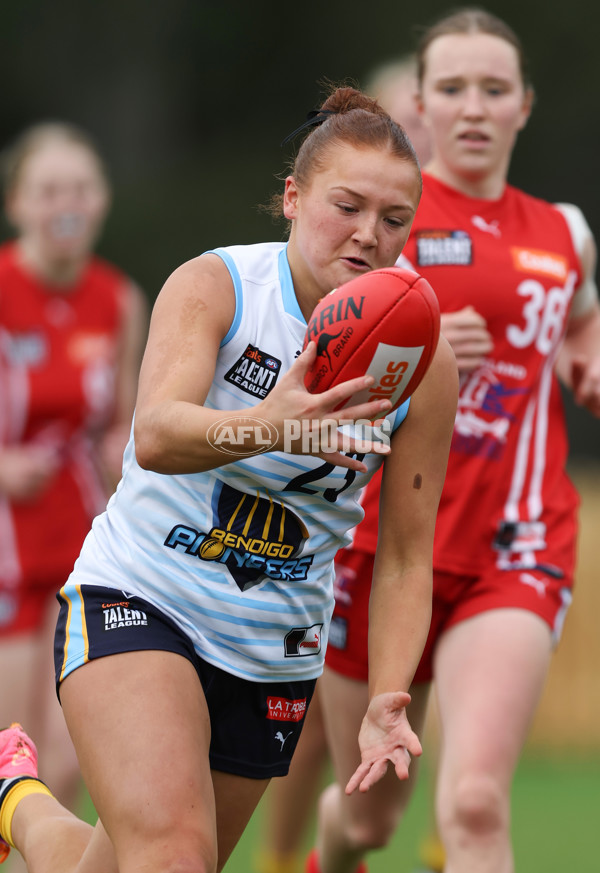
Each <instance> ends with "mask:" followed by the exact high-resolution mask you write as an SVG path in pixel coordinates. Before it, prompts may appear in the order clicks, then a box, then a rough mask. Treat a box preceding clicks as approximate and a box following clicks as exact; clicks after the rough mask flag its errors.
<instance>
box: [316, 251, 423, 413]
mask: <svg viewBox="0 0 600 873" xmlns="http://www.w3.org/2000/svg"><path fill="white" fill-rule="evenodd" d="M439 335H440V308H439V304H438V300H437V297H436V296H435V293H434V291H433V289H432V287H431V285H430V284H429V282H427V280H426V279H424V278H423V277H422V276H419V275H418V274H417V273H413V272H412V271H410V270H405V269H402V268H400V267H388V268H385V269H382V270H372V271H371V272H370V273H364V274H363V275H361V276H358V277H357V278H356V279H352V280H351V281H350V282H346V284H345V285H340V287H339V288H336V289H335V290H334V291H332V292H331V293H330V294H327V295H326V296H325V297H323V298H322V299H321V300H320V301H319V303H318V304H317V306H316V307H315V309H314V310H313V313H312V315H311V317H310V320H309V322H308V326H307V329H306V337H305V340H304V348H306V346H307V345H308V343H309V342H310V341H311V340H314V341H315V342H316V344H317V357H316V359H315V361H314V363H313V365H312V367H311V369H310V370H309V372H308V373H307V374H306V377H305V380H304V383H305V385H306V388H307V389H308V391H310V392H311V394H318V393H319V394H320V393H321V392H323V391H326V390H327V389H328V388H332V387H333V386H334V385H338V384H339V383H340V382H346V381H347V380H348V379H354V378H356V377H357V376H364V375H366V374H369V375H371V376H373V378H374V379H375V382H374V384H373V385H372V386H371V387H370V388H369V389H367V390H364V391H360V392H358V393H357V394H354V395H353V396H352V397H350V398H349V399H348V400H346V401H345V402H344V403H342V404H341V405H340V406H338V407H337V408H338V409H343V408H344V407H349V406H355V405H356V404H358V403H364V402H365V401H368V400H378V399H384V398H385V399H389V400H390V401H391V403H392V409H396V408H397V407H398V406H400V404H402V403H404V401H405V400H406V399H407V398H408V397H410V395H411V394H412V393H413V392H414V390H415V389H416V388H417V386H418V385H419V383H420V381H421V379H422V378H423V376H424V375H425V373H426V372H427V368H428V367H429V365H430V363H431V361H432V358H433V355H434V353H435V350H436V348H437V344H438V339H439ZM390 411H391V410H390Z"/></svg>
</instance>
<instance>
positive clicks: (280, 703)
mask: <svg viewBox="0 0 600 873" xmlns="http://www.w3.org/2000/svg"><path fill="white" fill-rule="evenodd" d="M305 713H306V697H303V698H302V699H300V700H288V698H287V697H273V696H270V697H267V718H268V719H271V720H272V721H301V720H302V719H303V718H304V714H305Z"/></svg>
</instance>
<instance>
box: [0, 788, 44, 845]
mask: <svg viewBox="0 0 600 873" xmlns="http://www.w3.org/2000/svg"><path fill="white" fill-rule="evenodd" d="M29 794H48V795H49V796H50V797H53V796H54V795H53V794H52V792H51V791H50V789H49V788H48V787H47V786H46V785H44V783H43V782H40V781H39V779H29V778H26V779H21V781H20V782H16V783H15V784H14V785H13V786H12V787H11V788H9V789H8V792H7V794H6V797H5V798H4V800H3V801H2V806H1V807H0V836H1V837H2V839H3V840H4V841H5V842H6V843H8V845H9V846H12V847H13V849H14V848H15V844H14V843H13V841H12V820H13V815H14V814H15V809H16V808H17V805H18V804H19V803H20V802H21V801H22V800H23V798H24V797H27V796H28V795H29Z"/></svg>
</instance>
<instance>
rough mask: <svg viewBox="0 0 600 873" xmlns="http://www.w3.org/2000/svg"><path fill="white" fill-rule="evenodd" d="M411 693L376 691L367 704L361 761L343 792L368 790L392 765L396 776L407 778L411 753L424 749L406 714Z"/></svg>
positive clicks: (361, 733)
mask: <svg viewBox="0 0 600 873" xmlns="http://www.w3.org/2000/svg"><path fill="white" fill-rule="evenodd" d="M409 703H410V694H407V693H405V692H404V691H394V692H388V693H386V694H378V695H377V696H376V697H374V698H373V699H372V700H371V702H370V703H369V708H368V709H367V712H366V715H365V717H364V719H363V722H362V725H361V729H360V733H359V735H358V744H359V746H360V751H361V757H362V763H361V764H359V766H358V767H357V769H356V771H355V773H354V775H353V776H352V777H351V778H350V781H349V782H348V784H347V785H346V794H352V793H353V792H354V791H355V790H356V789H357V788H358V790H359V791H361V792H365V791H368V790H369V788H371V786H373V785H375V783H376V782H378V781H379V780H380V779H381V778H382V777H383V776H385V774H386V772H387V769H388V766H389V764H390V763H391V764H393V765H394V768H395V770H396V776H397V777H398V779H408V768H409V765H410V756H411V755H414V756H415V757H418V756H419V755H421V754H422V752H423V749H422V747H421V743H420V742H419V739H418V737H417V735H416V734H415V733H414V731H413V730H412V728H411V726H410V724H409V723H408V718H407V716H406V707H407V706H408V704H409Z"/></svg>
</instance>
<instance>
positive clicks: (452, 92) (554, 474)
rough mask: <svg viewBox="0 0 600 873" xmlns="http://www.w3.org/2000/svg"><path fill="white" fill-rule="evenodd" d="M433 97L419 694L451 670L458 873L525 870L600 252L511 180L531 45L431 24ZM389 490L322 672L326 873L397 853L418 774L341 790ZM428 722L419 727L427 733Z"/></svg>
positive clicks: (357, 551) (468, 24) (450, 21)
mask: <svg viewBox="0 0 600 873" xmlns="http://www.w3.org/2000/svg"><path fill="white" fill-rule="evenodd" d="M417 61H418V81H419V96H418V106H419V110H420V113H421V117H422V119H423V122H424V123H425V125H426V126H427V129H428V131H429V134H430V137H431V144H432V157H431V160H430V161H429V162H428V163H427V165H426V166H425V171H424V174H423V196H422V199H421V202H420V205H419V209H418V212H417V215H416V217H415V220H414V222H413V225H412V229H411V234H410V237H409V240H408V242H407V245H406V246H405V249H404V252H403V255H402V259H401V262H402V263H403V265H404V266H408V267H412V268H413V269H415V270H416V271H417V272H419V273H420V274H422V275H423V276H425V277H426V278H427V279H428V280H429V281H430V282H431V284H432V286H433V287H434V288H435V291H436V294H437V296H438V298H439V301H440V307H441V310H442V330H443V332H444V335H445V336H446V338H447V339H448V340H449V341H450V343H451V345H452V347H453V349H454V351H455V354H456V358H457V362H458V366H459V371H460V374H461V380H460V394H459V402H458V411H457V417H456V422H455V427H454V435H453V442H452V447H451V451H450V459H449V462H448V471H447V475H446V480H445V485H444V490H443V493H442V498H441V501H440V507H439V511H438V516H437V522H436V537H435V544H434V586H433V612H432V622H431V629H430V632H429V635H428V640H427V644H426V647H425V651H424V654H423V657H422V659H421V662H420V664H419V667H418V668H417V670H416V672H415V677H414V680H413V684H412V686H411V692H410V693H411V703H410V706H409V714H410V718H411V723H412V724H413V725H415V724H418V725H419V726H421V724H422V722H423V718H424V715H425V711H426V706H427V700H428V695H429V686H430V682H431V680H432V678H433V679H435V690H436V695H437V703H438V711H439V717H440V722H441V737H442V739H441V748H440V759H439V768H438V782H437V797H436V813H437V822H438V827H439V831H440V835H441V837H442V840H443V843H444V848H445V853H446V860H445V866H444V870H445V871H447V873H459V871H460V873H512V871H513V870H514V859H513V851H512V846H511V840H510V788H511V782H512V778H513V774H514V771H515V767H516V765H517V762H518V759H519V755H520V753H521V749H522V747H523V743H524V741H525V737H526V735H527V731H528V728H529V725H530V723H531V720H532V718H533V715H534V712H535V709H536V705H537V702H538V699H539V696H540V693H541V690H542V687H543V684H544V680H545V677H546V673H547V670H548V665H549V663H550V659H551V654H552V650H553V648H554V647H555V645H556V644H557V642H558V639H559V637H560V633H561V629H562V626H563V621H564V619H565V615H566V612H567V609H568V606H569V603H570V602H571V596H572V587H573V577H574V567H575V551H576V538H577V518H576V516H577V503H578V498H577V495H576V493H575V490H574V488H573V485H572V484H571V482H570V481H569V478H568V476H567V474H566V471H565V464H566V459H567V451H568V446H567V438H566V428H565V421H564V414H563V409H562V404H561V397H560V391H559V384H558V379H557V375H558V376H559V377H560V378H561V379H562V380H563V381H564V383H565V384H566V385H567V386H568V387H570V388H571V389H572V391H573V393H574V397H575V400H576V402H578V403H580V404H581V405H583V406H585V407H586V408H587V409H588V410H589V411H590V412H591V413H592V414H593V415H595V416H598V415H600V351H599V350H600V306H599V304H598V299H597V291H596V286H595V283H594V269H595V244H594V240H593V238H592V235H591V233H590V230H589V227H588V226H587V223H586V221H585V219H584V217H583V216H582V214H581V211H580V210H579V209H578V208H577V207H575V206H573V205H565V204H558V205H557V204H552V203H547V202H545V201H543V200H540V199H538V198H536V197H533V196H530V195H528V194H526V193H525V192H523V191H521V190H519V189H517V188H515V187H513V186H512V185H510V184H509V183H508V180H507V176H508V171H509V167H510V160H511V155H512V152H513V148H514V146H515V142H516V140H517V137H518V134H519V132H520V131H521V130H522V129H523V128H524V126H525V125H526V124H527V122H528V120H529V116H530V114H531V109H532V104H533V89H532V86H531V82H530V79H529V75H528V71H527V67H526V63H525V58H524V53H523V49H522V46H521V43H520V41H519V39H518V37H517V36H516V34H515V33H514V31H513V30H512V29H511V28H510V27H509V26H508V25H507V24H506V23H505V22H503V21H502V20H501V19H499V18H498V17H497V16H495V15H492V14H490V13H488V12H486V11H485V10H482V9H479V8H466V9H462V10H459V11H457V12H455V13H452V14H451V15H448V16H444V17H443V18H441V19H440V20H439V21H438V22H437V23H436V24H434V25H433V26H432V27H430V28H428V29H427V30H426V31H425V32H424V34H423V37H422V39H421V42H420V44H419V47H418V52H417ZM378 501H379V492H378V490H377V482H376V480H373V482H372V483H371V484H369V486H368V487H367V489H366V493H365V497H364V500H363V505H364V509H365V520H364V521H363V522H362V524H361V525H360V526H359V528H358V529H357V531H356V532H355V534H354V537H353V542H352V546H351V547H350V548H348V549H345V550H344V551H343V552H342V553H341V554H340V555H338V557H337V559H336V565H337V582H336V584H337V589H336V606H335V612H334V616H333V619H332V630H331V635H330V645H329V649H328V652H327V659H326V667H325V671H324V674H323V677H322V678H321V679H320V680H319V682H320V687H321V692H322V694H321V700H322V701H323V702H324V704H323V708H324V710H325V717H326V722H327V729H328V734H329V736H331V737H332V743H331V748H332V754H333V757H334V765H335V772H336V777H337V784H334V785H332V786H330V787H328V788H327V789H326V790H325V792H324V794H323V795H322V797H321V801H320V807H319V828H318V834H317V841H316V851H315V852H313V853H312V854H311V857H310V859H309V862H308V866H307V870H309V871H311V873H316V871H321V873H355V871H356V870H358V869H363V870H364V866H363V867H361V866H360V865H361V864H363V865H364V861H362V860H361V859H362V858H363V856H364V855H365V854H366V853H367V852H368V851H369V850H371V849H375V848H380V847H382V846H384V845H386V844H387V842H388V841H389V839H390V837H391V835H392V834H393V833H394V830H395V828H396V826H397V823H398V821H399V819H400V817H401V815H402V812H403V810H404V809H405V807H406V804H407V803H408V799H409V795H410V790H411V787H412V786H411V782H413V781H414V771H413V778H411V780H410V781H409V782H408V783H407V782H403V783H398V782H394V781H393V780H392V779H391V778H387V779H386V778H384V779H382V780H381V781H380V782H379V783H378V785H377V786H376V787H375V788H374V790H373V791H371V792H369V793H368V794H366V795H361V794H353V795H348V794H347V793H345V792H344V789H343V786H344V785H345V783H346V780H347V778H348V777H349V775H350V774H351V773H352V771H353V769H354V767H355V764H356V743H355V741H354V734H355V731H356V728H357V725H359V724H360V722H361V719H362V717H363V714H364V711H365V707H366V703H367V699H368V685H367V682H368V681H370V678H371V677H370V675H369V669H368V663H367V627H368V629H369V635H371V634H372V633H373V628H372V627H370V626H369V616H368V611H369V585H368V581H369V579H370V578H371V575H372V572H373V567H374V562H373V551H374V549H373V543H374V542H375V541H376V539H377V533H378V529H377V528H378V526H379V529H381V525H382V523H384V518H385V517H384V515H383V511H382V508H381V507H380V505H379V502H378ZM419 729H420V727H419Z"/></svg>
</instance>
